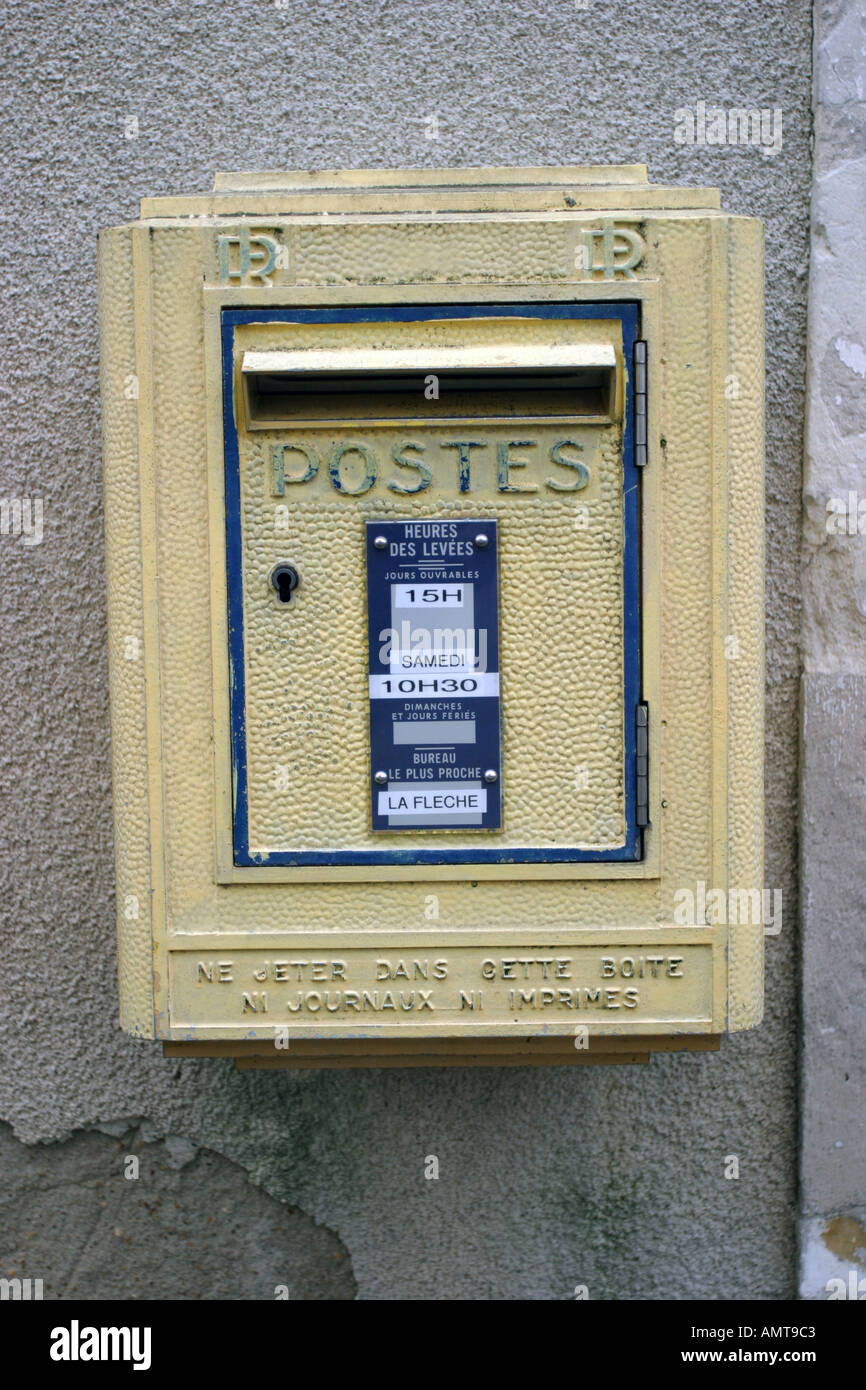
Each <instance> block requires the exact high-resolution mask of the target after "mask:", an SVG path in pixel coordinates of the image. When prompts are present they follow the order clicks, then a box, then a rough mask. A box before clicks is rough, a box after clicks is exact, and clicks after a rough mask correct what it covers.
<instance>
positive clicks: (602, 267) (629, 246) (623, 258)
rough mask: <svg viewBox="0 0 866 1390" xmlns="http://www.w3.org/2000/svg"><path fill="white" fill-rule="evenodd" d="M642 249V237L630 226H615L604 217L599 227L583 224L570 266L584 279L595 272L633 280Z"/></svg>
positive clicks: (643, 243) (605, 276) (609, 277)
mask: <svg viewBox="0 0 866 1390" xmlns="http://www.w3.org/2000/svg"><path fill="white" fill-rule="evenodd" d="M645 251H646V242H645V241H644V239H643V237H642V236H640V235H639V234H638V233H637V232H636V231H634V230H633V229H632V228H631V227H615V226H614V224H613V222H612V220H611V219H610V218H609V217H606V218H604V219H603V221H602V224H601V226H600V227H585V228H584V229H583V230H582V231H581V233H580V241H579V242H578V245H577V249H576V251H575V253H574V265H575V269H576V270H580V271H582V272H583V275H584V278H585V279H587V280H592V279H595V278H596V277H597V276H599V275H600V276H601V277H602V279H604V280H615V279H616V277H617V275H618V274H619V275H623V276H624V277H625V278H626V279H627V280H634V279H636V278H637V277H636V276H635V274H634V268H635V266H637V265H640V263H641V261H642V260H643V257H644V252H645Z"/></svg>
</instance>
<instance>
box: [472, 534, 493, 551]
mask: <svg viewBox="0 0 866 1390" xmlns="http://www.w3.org/2000/svg"><path fill="white" fill-rule="evenodd" d="M475 544H476V546H477V547H478V549H479V550H486V549H487V547H488V545H489V544H490V537H489V536H485V534H484V532H483V531H479V532H478V535H477V536H476V537H475Z"/></svg>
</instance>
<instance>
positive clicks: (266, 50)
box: [0, 0, 811, 1299]
mask: <svg viewBox="0 0 866 1390" xmlns="http://www.w3.org/2000/svg"><path fill="white" fill-rule="evenodd" d="M2 12H3V18H4V25H5V30H6V34H5V40H4V50H3V59H2V62H3V69H4V72H3V77H4V82H3V88H2V98H0V100H2V108H0V117H2V145H0V148H2V149H3V152H4V153H3V160H2V169H0V178H2V180H3V185H4V187H3V197H2V208H3V218H4V237H3V243H4V253H3V256H2V257H0V276H2V293H3V295H4V300H3V302H4V305H5V306H6V312H5V315H4V333H3V334H2V336H0V350H2V355H3V360H2V363H0V392H2V406H3V430H2V435H0V458H2V470H3V471H2V484H0V495H4V496H5V495H9V496H23V497H28V496H33V495H39V496H42V497H44V498H45V509H46V510H45V539H44V542H43V543H42V544H41V545H39V546H33V547H25V546H24V545H23V543H22V542H21V540H16V539H13V538H12V537H10V536H3V537H0V567H2V586H0V602H2V607H3V633H4V635H3V642H2V650H0V661H2V672H0V701H2V720H3V731H4V734H5V737H4V739H3V749H2V754H0V757H2V785H3V790H4V795H3V811H2V815H3V841H2V853H0V911H2V953H3V954H2V959H3V969H2V979H0V990H2V997H3V1004H2V1018H3V1022H2V1027H3V1035H2V1038H0V1067H2V1092H0V1097H2V1098H0V1114H2V1115H3V1116H4V1117H5V1118H6V1120H7V1121H8V1122H9V1123H10V1124H11V1126H12V1129H13V1131H14V1136H15V1137H14V1138H13V1137H12V1134H9V1133H7V1134H6V1135H5V1136H4V1142H3V1149H2V1151H3V1159H2V1162H3V1167H4V1171H5V1173H6V1174H7V1175H9V1174H14V1191H15V1209H16V1211H24V1210H26V1211H27V1212H28V1213H29V1214H32V1224H30V1225H28V1224H27V1223H24V1224H22V1223H21V1222H19V1221H16V1222H15V1223H13V1225H12V1226H9V1225H8V1224H7V1225H6V1226H5V1230H4V1225H3V1223H0V1231H4V1234H5V1240H6V1244H7V1245H8V1246H9V1248H8V1249H5V1248H0V1273H6V1272H7V1269H11V1268H13V1267H14V1268H15V1269H16V1271H17V1272H18V1273H19V1274H22V1275H25V1276H27V1275H29V1276H30V1277H34V1278H35V1277H44V1278H45V1279H46V1285H47V1287H46V1294H48V1295H50V1296H58V1295H61V1296H62V1295H63V1294H64V1293H66V1292H70V1291H72V1290H73V1289H77V1290H78V1291H81V1290H82V1284H81V1271H82V1270H85V1271H87V1278H86V1279H85V1281H84V1291H86V1292H87V1293H88V1294H89V1295H90V1296H94V1297H100V1296H103V1295H107V1294H110V1293H114V1292H117V1293H119V1294H120V1295H121V1296H126V1295H127V1294H128V1293H129V1292H130V1291H131V1290H132V1289H133V1282H132V1279H133V1273H137V1272H138V1270H139V1267H140V1268H142V1269H144V1270H146V1276H145V1278H144V1283H143V1284H142V1283H139V1284H137V1285H135V1286H134V1287H135V1290H136V1292H140V1293H149V1294H150V1295H151V1296H156V1297H159V1296H160V1294H161V1293H165V1294H167V1295H169V1296H172V1297H188V1298H201V1297H208V1296H217V1295H219V1294H224V1293H225V1290H226V1283H227V1275H226V1271H225V1269H222V1270H221V1269H220V1267H219V1261H218V1260H216V1261H215V1260H214V1259H213V1258H212V1257H211V1256H212V1253H213V1242H214V1240H217V1241H218V1242H223V1241H224V1248H225V1259H226V1262H227V1266H226V1267H230V1268H232V1269H233V1270H234V1271H235V1273H234V1276H233V1277H234V1280H235V1286H234V1287H235V1293H236V1295H237V1296H238V1297H265V1298H268V1297H272V1296H273V1286H274V1283H275V1282H287V1283H290V1284H291V1285H292V1296H293V1297H296V1298H303V1297H322V1296H333V1297H352V1296H355V1292H354V1291H355V1287H356V1286H357V1296H358V1297H361V1298H380V1299H381V1298H388V1297H400V1296H403V1297H409V1298H434V1299H435V1298H451V1297H465V1298H473V1299H488V1298H496V1299H516V1298H554V1299H560V1298H569V1297H571V1296H572V1291H573V1289H574V1286H575V1285H576V1284H586V1285H587V1286H588V1288H589V1293H590V1297H591V1298H593V1299H638V1298H648V1297H661V1298H701V1299H713V1298H719V1297H733V1298H740V1299H752V1298H757V1299H764V1298H776V1297H783V1298H784V1297H790V1296H792V1295H793V1292H794V1289H795V1240H794V1215H795V1193H796V1113H795V1112H796V1075H795V1073H796V1056H797V1053H796V1048H797V990H796V981H795V976H796V965H797V954H798V952H797V940H796V926H795V920H796V896H795V873H794V866H795V849H796V845H795V840H796V816H795V800H796V790H797V751H796V750H797V704H798V669H799V667H798V663H799V657H798V575H797V553H796V552H797V538H798V535H799V511H800V499H799V493H800V473H801V467H800V461H801V449H802V440H801V429H802V415H803V380H804V343H805V301H806V267H807V263H808V204H809V180H810V163H809V134H810V64H811V55H810V42H811V12H810V5H809V4H808V3H807V0H779V2H778V3H767V0H762V3H758V0H751V2H749V0H731V3H729V4H726V5H719V4H716V3H714V2H713V0H698V3H695V0H657V3H655V4H653V3H651V0H648V2H647V3H644V4H634V3H627V0H613V3H608V2H607V0H605V3H602V0H589V3H588V5H587V6H586V7H583V5H582V4H578V5H576V4H574V3H573V0H496V3H495V4H494V3H490V2H489V0H448V3H441V2H440V0H432V2H431V3H425V4H418V3H417V0H388V2H387V3H373V2H372V0H354V2H353V3H347V2H346V0H337V2H336V3H334V0H329V3H328V4H327V5H323V4H322V2H321V0H293V2H292V3H290V4H289V5H288V6H287V7H286V8H285V9H282V8H278V6H277V5H274V4H268V3H266V0H204V2H203V3H196V0H187V2H185V3H181V2H180V0H168V2H167V3H161V4H160V3H157V4H147V5H142V4H140V3H138V0H111V2H110V3H103V2H102V0H96V3H93V0H91V2H90V3H84V2H83V0H55V3H29V2H28V3H17V4H16V3H11V4H10V3H8V0H7V3H6V4H4V5H3V6H2ZM699 99H703V100H705V101H706V102H707V103H708V104H710V105H713V104H717V105H721V106H724V107H729V106H747V107H754V106H757V107H781V108H782V111H783V120H784V139H783V148H782V150H781V152H780V153H778V154H777V155H775V156H774V157H765V156H763V155H762V154H761V152H760V151H759V150H757V149H754V148H751V147H736V146H734V147H702V148H698V147H687V146H681V145H677V144H676V143H675V142H674V139H673V132H674V127H675V121H674V111H675V109H676V108H677V107H680V106H692V105H694V103H695V102H696V101H697V100H699ZM432 115H436V116H438V120H439V138H438V140H430V139H428V138H426V135H425V129H426V125H425V121H424V117H426V116H432ZM130 116H137V117H138V122H139V133H138V137H137V138H136V139H127V138H125V135H124V127H125V122H126V119H127V117H130ZM635 160H639V161H640V160H642V161H646V162H647V163H648V165H649V168H650V176H651V177H652V178H653V179H654V180H656V181H666V182H676V183H684V184H688V183H704V184H707V183H708V184H714V185H718V186H719V187H720V188H721V190H722V197H723V201H724V204H725V205H726V206H727V207H728V208H730V209H732V210H735V211H742V212H747V213H750V214H756V215H758V216H760V217H762V218H763V219H764V220H765V222H766V225H767V252H768V264H767V295H768V319H767V328H768V348H769V356H768V400H769V422H768V487H767V499H768V500H767V507H768V511H767V538H768V564H769V577H768V588H767V628H768V643H769V646H768V692H767V700H768V703H767V719H768V723H767V739H768V764H767V827H768V833H767V868H766V884H767V886H768V887H772V888H780V889H781V890H782V891H783V893H784V926H783V930H782V934H781V935H780V936H778V937H771V938H769V939H768V962H767V964H768V970H767V1017H766V1021H765V1023H764V1024H763V1026H762V1027H761V1028H760V1029H759V1030H758V1031H757V1032H755V1033H754V1034H748V1035H742V1036H737V1037H734V1038H732V1039H728V1040H727V1041H726V1042H725V1043H724V1044H723V1048H722V1052H721V1054H720V1055H716V1056H708V1057H704V1058H701V1057H699V1056H694V1057H692V1056H668V1057H665V1056H660V1057H658V1058H656V1059H655V1060H654V1061H653V1062H652V1063H651V1064H650V1065H649V1066H648V1067H644V1068H639V1067H638V1068H610V1069H605V1068H599V1069H593V1068H587V1069H572V1070H569V1069H553V1070H547V1069H539V1070H504V1071H501V1072H500V1071H496V1070H494V1069H489V1070H488V1069H483V1070H477V1071H476V1070H468V1071H465V1072H460V1071H424V1070H419V1071H403V1072H391V1073H389V1072H381V1073H380V1072H376V1071H372V1072H358V1071H351V1072H348V1073H328V1072H324V1073H304V1074H299V1073H286V1074H275V1073H260V1074H255V1073H250V1072H244V1073H241V1072H237V1071H235V1070H234V1069H233V1067H232V1065H231V1064H230V1063H228V1062H219V1061H206V1062H205V1061H202V1062H193V1061H184V1062H176V1061H167V1060H164V1059H163V1057H162V1054H161V1050H160V1048H159V1047H158V1046H157V1045H155V1044H146V1043H141V1042H135V1041H132V1040H130V1039H129V1038H126V1037H125V1036H124V1035H122V1034H121V1033H120V1032H119V1031H118V1028H117V1025H116V1023H115V1017H116V997H115V984H114V969H115V963H114V948H113V905H112V893H113V883H112V859H111V807H110V794H109V724H108V702H107V688H106V661H105V605H104V594H103V583H104V576H103V558H102V537H101V524H102V522H101V496H100V493H101V477H100V443H99V402H98V396H97V374H96V362H97V339H96V304H95V233H96V229H97V228H98V227H99V226H101V225H110V224H114V223H117V222H121V221H124V220H127V219H130V218H133V217H134V216H135V215H136V213H137V199H138V197H139V196H140V195H141V194H144V193H161V192H165V193H170V192H184V191H187V190H203V189H206V188H208V187H209V186H210V183H211V180H212V175H213V172H214V170H215V169H238V168H267V167H274V168H278V167H283V168H292V167H301V168H307V167H324V168H328V167H341V166H352V165H355V166H360V165H365V164H371V165H398V166H399V165H404V164H409V165H437V164H442V165H447V164H449V163H453V164H480V165H483V164H520V163H525V164H557V163H590V162H606V161H624V162H631V161H635ZM135 1117H141V1119H139V1118H135ZM106 1126H107V1127H108V1131H109V1134H110V1136H111V1141H110V1142H109V1134H100V1133H95V1132H93V1131H95V1130H98V1129H100V1127H102V1128H103V1129H104V1128H105V1127H106ZM81 1131H87V1133H84V1134H82V1132H81ZM124 1134H126V1138H124V1137H123V1136H124ZM166 1136H168V1137H167V1138H166ZM190 1145H192V1146H200V1147H202V1148H204V1149H205V1150H207V1151H208V1152H205V1153H203V1154H200V1155H199V1156H198V1157H195V1156H191V1155H194V1153H195V1149H194V1148H190V1147H189V1146H190ZM145 1147H146V1148H147V1151H148V1154H149V1155H150V1156H151V1157H152V1159H153V1161H152V1162H149V1163H148V1165H147V1171H148V1173H150V1176H142V1177H140V1178H139V1181H138V1182H137V1183H135V1182H123V1181H121V1182H118V1181H117V1175H118V1171H119V1165H121V1163H122V1159H123V1154H124V1153H139V1152H143V1149H144V1148H145ZM427 1154H437V1155H438V1156H439V1159H440V1165H441V1167H440V1171H441V1176H440V1179H439V1181H438V1182H428V1181H425V1179H424V1176H423V1169H424V1156H425V1155H427ZM731 1154H736V1155H738V1156H739V1161H740V1177H739V1179H738V1180H736V1181H732V1180H726V1179H725V1177H724V1167H725V1158H726V1156H727V1155H731ZM178 1155H179V1157H178ZM173 1156H174V1157H173ZM181 1160H183V1162H181ZM187 1160H188V1161H189V1163H191V1164H197V1165H199V1169H198V1170H197V1171H200V1172H201V1173H202V1174H203V1175H205V1177H204V1179H203V1180H202V1181H201V1182H197V1181H188V1180H187V1181H184V1180H183V1178H184V1164H185V1163H186V1162H187ZM173 1163H180V1165H181V1166H180V1168H179V1169H178V1168H176V1167H173V1166H172V1164H173ZM151 1170H152V1171H151ZM244 1170H245V1171H244ZM143 1172H144V1165H143ZM250 1181H251V1182H252V1183H253V1184H255V1185H256V1186H257V1187H259V1188H261V1189H262V1190H263V1191H262V1193H261V1194H260V1195H259V1196H258V1197H255V1196H254V1195H251V1189H250V1186H249V1183H250ZM145 1183H147V1184H150V1191H151V1192H152V1194H153V1196H154V1198H160V1199H161V1198H162V1197H164V1196H165V1193H166V1192H167V1191H168V1189H169V1187H170V1188H171V1194H172V1198H171V1199H172V1201H176V1202H178V1204H179V1205H178V1210H179V1211H182V1213H183V1222H184V1226H185V1228H188V1229H189V1230H190V1232H191V1233H192V1243H191V1244H190V1245H187V1244H185V1243H184V1242H175V1243H172V1244H171V1245H170V1247H168V1248H167V1254H166V1263H165V1266H164V1269H163V1268H160V1267H156V1266H154V1265H153V1264H152V1262H149V1261H147V1260H145V1259H143V1258H142V1251H143V1246H144V1245H145V1244H146V1242H147V1223H146V1221H145V1219H144V1217H143V1215H142V1213H141V1211H140V1210H139V1206H140V1205H141V1203H142V1202H143V1201H144V1200H145V1187H144V1184H145ZM12 1185H13V1178H12V1177H11V1176H7V1177H4V1182H3V1186H4V1187H5V1188H7V1189H9V1188H10V1187H11V1186H12ZM47 1187H50V1189H51V1193H50V1197H46V1195H45V1191H46V1188H47ZM94 1189H98V1190H100V1191H101V1192H102V1196H101V1197H100V1199H99V1201H90V1200H89V1198H88V1199H87V1200H85V1197H84V1196H83V1195H82V1194H83V1193H84V1192H85V1190H86V1191H88V1192H90V1193H91V1195H92V1193H93V1191H94ZM213 1192H218V1200H217V1198H215V1197H214V1196H213ZM134 1194H137V1195H134ZM273 1199H278V1200H279V1201H280V1202H283V1203H286V1204H288V1205H289V1206H291V1207H292V1208H293V1210H294V1212H296V1213H298V1220H296V1221H295V1220H289V1219H282V1220H281V1219H279V1215H277V1216H275V1217H274V1218H273V1240H274V1241H275V1242H276V1243H277V1247H278V1250H281V1251H282V1252H283V1258H282V1261H280V1260H279V1259H278V1260H268V1261H263V1260H262V1259H261V1258H260V1249H261V1245H260V1241H261V1230H262V1226H261V1223H262V1222H263V1221H266V1212H267V1210H268V1209H269V1205H270V1208H273V1209H274V1210H275V1211H278V1209H277V1208H276V1205H275V1203H274V1201H273ZM148 1200H149V1199H148ZM58 1203H59V1204H60V1208H61V1209H62V1212H63V1213H64V1219H63V1221H60V1222H55V1223H54V1225H51V1224H50V1222H49V1221H48V1212H49V1205H50V1210H51V1211H55V1212H56V1210H57V1207H58ZM100 1203H101V1204H100ZM245 1203H251V1205H252V1207H254V1209H255V1223H257V1224H255V1223H254V1224H255V1229H253V1228H252V1226H251V1229H250V1232H249V1233H248V1235H247V1236H246V1237H245V1236H244V1233H243V1232H240V1233H239V1232H238V1230H237V1227H236V1224H233V1221H232V1219H231V1218H230V1216H229V1215H227V1214H226V1213H227V1212H228V1211H229V1210H230V1209H232V1208H233V1206H235V1205H238V1204H239V1205H240V1209H242V1210H243V1209H244V1204H245ZM208 1215H214V1216H215V1218H216V1228H215V1231H216V1234H215V1233H214V1226H213V1223H211V1224H207V1216H208ZM312 1222H315V1223H319V1224H320V1225H323V1226H325V1227H326V1228H327V1230H326V1231H325V1232H323V1233H321V1234H320V1237H319V1238H318V1240H317V1243H316V1242H315V1241H313V1240H312V1237H311V1231H313V1227H312V1224H311V1223H312ZM43 1227H45V1228H46V1229H47V1230H48V1234H47V1235H46V1234H45V1233H44V1231H43V1235H42V1237H41V1238H40V1241H39V1242H36V1241H35V1239H34V1238H32V1237H30V1238H28V1237H27V1232H28V1231H31V1230H35V1229H39V1230H43ZM116 1230H120V1231H121V1232H122V1233H123V1234H122V1236H121V1237H118V1236H116V1235H114V1234H113V1232H115V1231H116ZM196 1233H198V1235H196ZM127 1237H128V1238H127ZM28 1240H29V1244H28ZM197 1242H198V1243H197ZM205 1248H207V1250H208V1251H210V1252H211V1254H210V1256H208V1258H205V1255H204V1253H203V1252H204V1251H205ZM309 1251H314V1252H317V1253H316V1255H315V1258H312V1256H310V1257H308V1254H305V1252H309ZM94 1252H96V1253H97V1254H98V1258H97V1257H96V1254H95V1253H94ZM281 1266H283V1267H284V1268H285V1271H286V1278H285V1279H284V1280H282V1281H279V1280H278V1279H277V1276H276V1273H275V1269H277V1268H279V1267H281ZM163 1280H165V1283H163ZM229 1282H230V1281H229Z"/></svg>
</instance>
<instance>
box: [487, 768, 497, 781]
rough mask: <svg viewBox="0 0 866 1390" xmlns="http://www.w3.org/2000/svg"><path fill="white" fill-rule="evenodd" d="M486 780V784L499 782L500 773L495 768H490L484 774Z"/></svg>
mask: <svg viewBox="0 0 866 1390" xmlns="http://www.w3.org/2000/svg"><path fill="white" fill-rule="evenodd" d="M484 780H485V782H498V781H499V773H498V772H497V771H496V770H495V769H494V768H492V767H489V768H488V769H487V771H486V772H485V774H484Z"/></svg>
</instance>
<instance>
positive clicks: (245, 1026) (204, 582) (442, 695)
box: [100, 166, 764, 1067]
mask: <svg viewBox="0 0 866 1390" xmlns="http://www.w3.org/2000/svg"><path fill="white" fill-rule="evenodd" d="M239 195H242V199H241V200H242V202H243V206H244V208H245V212H244V214H243V216H239V215H238V212H237V207H238V202H239ZM564 198H565V204H566V207H567V208H568V209H569V210H568V211H566V212H563V211H562V207H563V199H564ZM482 211H483V212H484V213H485V216H484V217H483V218H479V216H478V214H479V213H480V212H482ZM344 213H346V214H351V216H349V217H344V216H342V214H344ZM338 214H339V215H340V216H339V217H338V216H337V215H338ZM383 214H384V215H383ZM408 214H412V218H411V220H409V219H408V218H407V215H408ZM494 246H495V248H496V253H495V256H494V254H493V248H494ZM100 266H101V286H102V332H103V399H104V440H105V479H106V481H105V489H106V526H107V554H108V574H109V609H110V649H111V650H110V655H111V679H112V717H113V740H114V749H113V756H114V782H115V816H116V855H117V879H118V940H119V960H120V977H121V999H122V1021H123V1024H124V1026H125V1027H127V1028H128V1029H129V1030H130V1031H132V1032H137V1033H141V1034H145V1035H147V1036H154V1037H157V1038H159V1039H161V1040H162V1041H163V1043H164V1045H165V1047H166V1050H167V1051H168V1052H169V1053H171V1054H173V1055H188V1054H192V1053H195V1054H213V1055H220V1054H225V1055H229V1056H233V1057H235V1058H236V1059H237V1061H238V1064H239V1065H243V1066H265V1067H267V1066H271V1067H274V1066H298V1067H307V1066H322V1065H332V1066H342V1065H352V1066H357V1065H424V1064H431V1063H436V1064H439V1065H466V1064H471V1063H476V1064H482V1063H483V1064H495V1063H502V1064H510V1065H516V1064H523V1063H525V1064H527V1065H529V1064H534V1063H535V1062H549V1063H559V1064H587V1063H590V1062H596V1061H611V1062H612V1061H629V1060H645V1059H646V1058H647V1057H648V1056H649V1055H650V1053H651V1052H652V1051H655V1050H660V1049H666V1050H670V1049H671V1048H675V1047H688V1048H691V1049H692V1050H701V1049H704V1050H705V1049H707V1048H713V1047H716V1046H717V1045H718V1040H719V1037H720V1035H721V1034H722V1033H723V1032H724V1031H727V1030H729V1029H736V1028H743V1027H749V1026H752V1025H753V1024H754V1023H756V1022H757V1021H758V1019H759V1017H760V1007H761V969H762V941H763V931H764V924H763V921H762V920H761V919H760V915H759V919H758V920H752V919H751V917H749V916H748V914H746V919H745V920H743V917H744V914H743V912H742V911H740V910H739V907H738V906H736V905H741V904H742V903H743V902H747V903H752V902H753V901H754V900H755V899H754V894H755V892H756V891H757V895H758V899H759V900H760V897H761V889H762V886H763V885H762V881H761V880H762V841H761V814H762V803H761V780H762V777H761V737H762V733H761V730H762V724H761V714H760V710H761V690H762V650H763V648H762V587H761V575H762V539H761V538H762V514H761V486H762V454H761V450H762V420H763V416H762V399H761V393H762V363H761V346H760V345H761V335H762V328H761V235H760V226H759V224H757V223H756V222H754V221H753V220H752V219H748V218H739V217H731V216H728V215H727V214H724V213H722V212H721V211H720V210H719V207H718V195H717V194H716V193H715V192H714V191H713V190H691V191H688V190H676V189H662V188H653V187H651V186H650V185H649V184H647V183H646V181H645V174H644V172H643V171H642V169H641V168H640V167H632V166H628V167H615V168H613V169H608V170H523V171H521V170H506V171H487V172H486V173H485V175H484V177H481V178H480V177H479V175H478V171H471V170H464V171H451V172H450V174H449V176H448V178H447V179H443V177H442V176H441V175H438V176H436V175H430V174H424V173H421V172H419V171H410V172H407V171H400V172H399V173H394V174H393V175H382V174H381V173H379V174H375V175H372V174H371V175H370V176H369V178H368V177H367V176H363V177H360V178H359V176H358V175H357V174H354V175H352V176H351V178H349V177H347V176H343V175H337V174H335V175H333V176H329V177H328V179H327V180H325V181H324V182H323V181H322V178H321V176H319V177H318V178H317V177H314V176H305V175H294V174H287V175H284V176H280V177H278V178H277V177H275V176H266V177H263V178H262V179H261V182H260V183H259V181H258V179H257V176H254V175H238V176H229V175H224V176H218V179H217V188H216V191H215V193H214V194H213V195H211V196H209V197H204V198H158V199H147V200H145V202H144V204H143V207H142V218H141V220H140V221H139V222H138V223H136V224H134V225H132V226H130V227H125V228H118V229H115V230H113V231H111V232H109V233H103V235H102V237H101V252H100ZM732 379H734V380H736V383H737V390H736V392H732V391H731V390H730V381H731V380H732ZM708 894H710V895H712V894H716V895H717V896H715V897H712V896H711V897H709V898H708V896H707V895H708ZM750 895H751V896H750ZM720 901H723V903H724V905H725V910H724V911H723V912H719V911H718V910H713V911H710V910H708V907H707V904H708V902H709V903H715V904H716V905H718V903H719V902H720ZM730 904H734V905H735V910H733V911H731V910H728V909H729V905H730ZM752 915H754V914H752ZM732 917H733V918H735V919H736V920H731V919H732Z"/></svg>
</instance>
